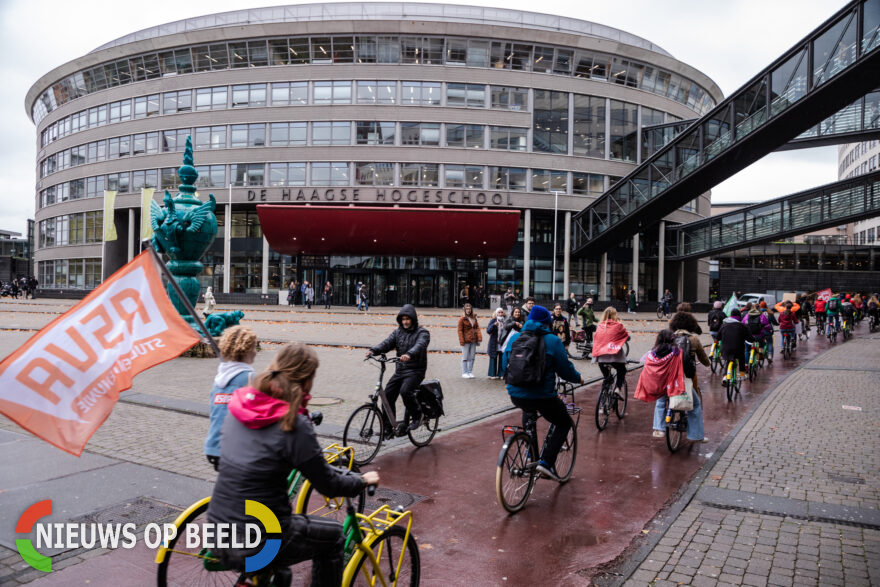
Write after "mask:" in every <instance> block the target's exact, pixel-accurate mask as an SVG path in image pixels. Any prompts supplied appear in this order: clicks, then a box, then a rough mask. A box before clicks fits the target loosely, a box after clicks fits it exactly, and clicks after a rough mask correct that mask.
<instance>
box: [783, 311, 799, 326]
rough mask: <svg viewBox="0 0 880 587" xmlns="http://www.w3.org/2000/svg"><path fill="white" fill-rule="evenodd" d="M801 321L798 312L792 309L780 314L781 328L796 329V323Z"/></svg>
mask: <svg viewBox="0 0 880 587" xmlns="http://www.w3.org/2000/svg"><path fill="white" fill-rule="evenodd" d="M798 322H800V320H798V317H797V313H796V312H795V311H794V310H792V311H791V312H788V313H786V312H785V310H783V311H782V313H781V314H779V330H794V325H795V324H797V323H798Z"/></svg>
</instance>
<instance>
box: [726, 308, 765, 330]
mask: <svg viewBox="0 0 880 587" xmlns="http://www.w3.org/2000/svg"><path fill="white" fill-rule="evenodd" d="M754 316H758V321H759V322H760V323H761V332H760V333H754V332H752V328H751V326H749V318H750V317H754ZM725 322H727V320H725ZM742 323H743V324H745V325H746V328H748V329H749V332H752V335H753V336H762V337H763V336H768V335H772V334H773V326H771V325H770V319H769V318H768V317H767V314H765V313H764V312H762V311H760V310H758V309H756V308H752V309H751V310H749V313H748V314H746V315H745V316H743V317H742Z"/></svg>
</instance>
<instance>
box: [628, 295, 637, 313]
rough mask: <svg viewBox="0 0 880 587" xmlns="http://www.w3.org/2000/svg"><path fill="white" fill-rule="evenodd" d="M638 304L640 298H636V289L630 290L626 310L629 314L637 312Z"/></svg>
mask: <svg viewBox="0 0 880 587" xmlns="http://www.w3.org/2000/svg"><path fill="white" fill-rule="evenodd" d="M637 306H638V300H637V299H636V290H634V289H631V290H629V303H628V305H627V308H626V311H627V313H628V314H635V313H636V307H637Z"/></svg>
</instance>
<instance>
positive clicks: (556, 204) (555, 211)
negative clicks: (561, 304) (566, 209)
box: [550, 190, 565, 303]
mask: <svg viewBox="0 0 880 587" xmlns="http://www.w3.org/2000/svg"><path fill="white" fill-rule="evenodd" d="M564 193H565V192H564V191H561V190H553V278H552V281H551V283H552V284H553V285H551V286H550V298H551V301H552V302H554V303H555V302H556V225H557V224H558V217H559V194H564Z"/></svg>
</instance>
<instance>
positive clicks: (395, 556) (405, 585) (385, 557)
mask: <svg viewBox="0 0 880 587" xmlns="http://www.w3.org/2000/svg"><path fill="white" fill-rule="evenodd" d="M405 539H406V530H405V529H404V528H403V527H401V526H391V527H390V528H388V529H387V530H385V531H384V532H382V534H380V535H379V536H378V537H377V538H375V539H374V540H372V541H371V542H370V543H369V547H370V549H371V550H372V551H373V554H374V555H375V556H376V560H377V562H378V566H375V565H374V564H373V562H372V561H371V560H370V557H368V556H366V555H364V554H363V553H361V552H359V554H357V555H355V556H354V557H353V558H352V559H351V561H350V562H349V563H348V564H350V565H352V564H353V565H356V566H355V567H354V569H355V570H354V575H353V576H352V577H351V580H350V581H349V582H347V583H345V585H346V587H354V586H360V585H363V586H369V587H375V586H376V585H382V580H381V579H380V578H379V577H380V576H383V575H384V577H385V579H386V581H387V583H388V585H389V586H390V585H396V586H397V587H418V584H419V578H420V577H419V576H420V575H421V571H422V563H421V559H420V558H419V547H418V545H417V544H416V539H415V538H414V537H413V535H412V534H410V535H409V540H408V541H407V542H406V543H404V540H405ZM355 561H357V562H355Z"/></svg>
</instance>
